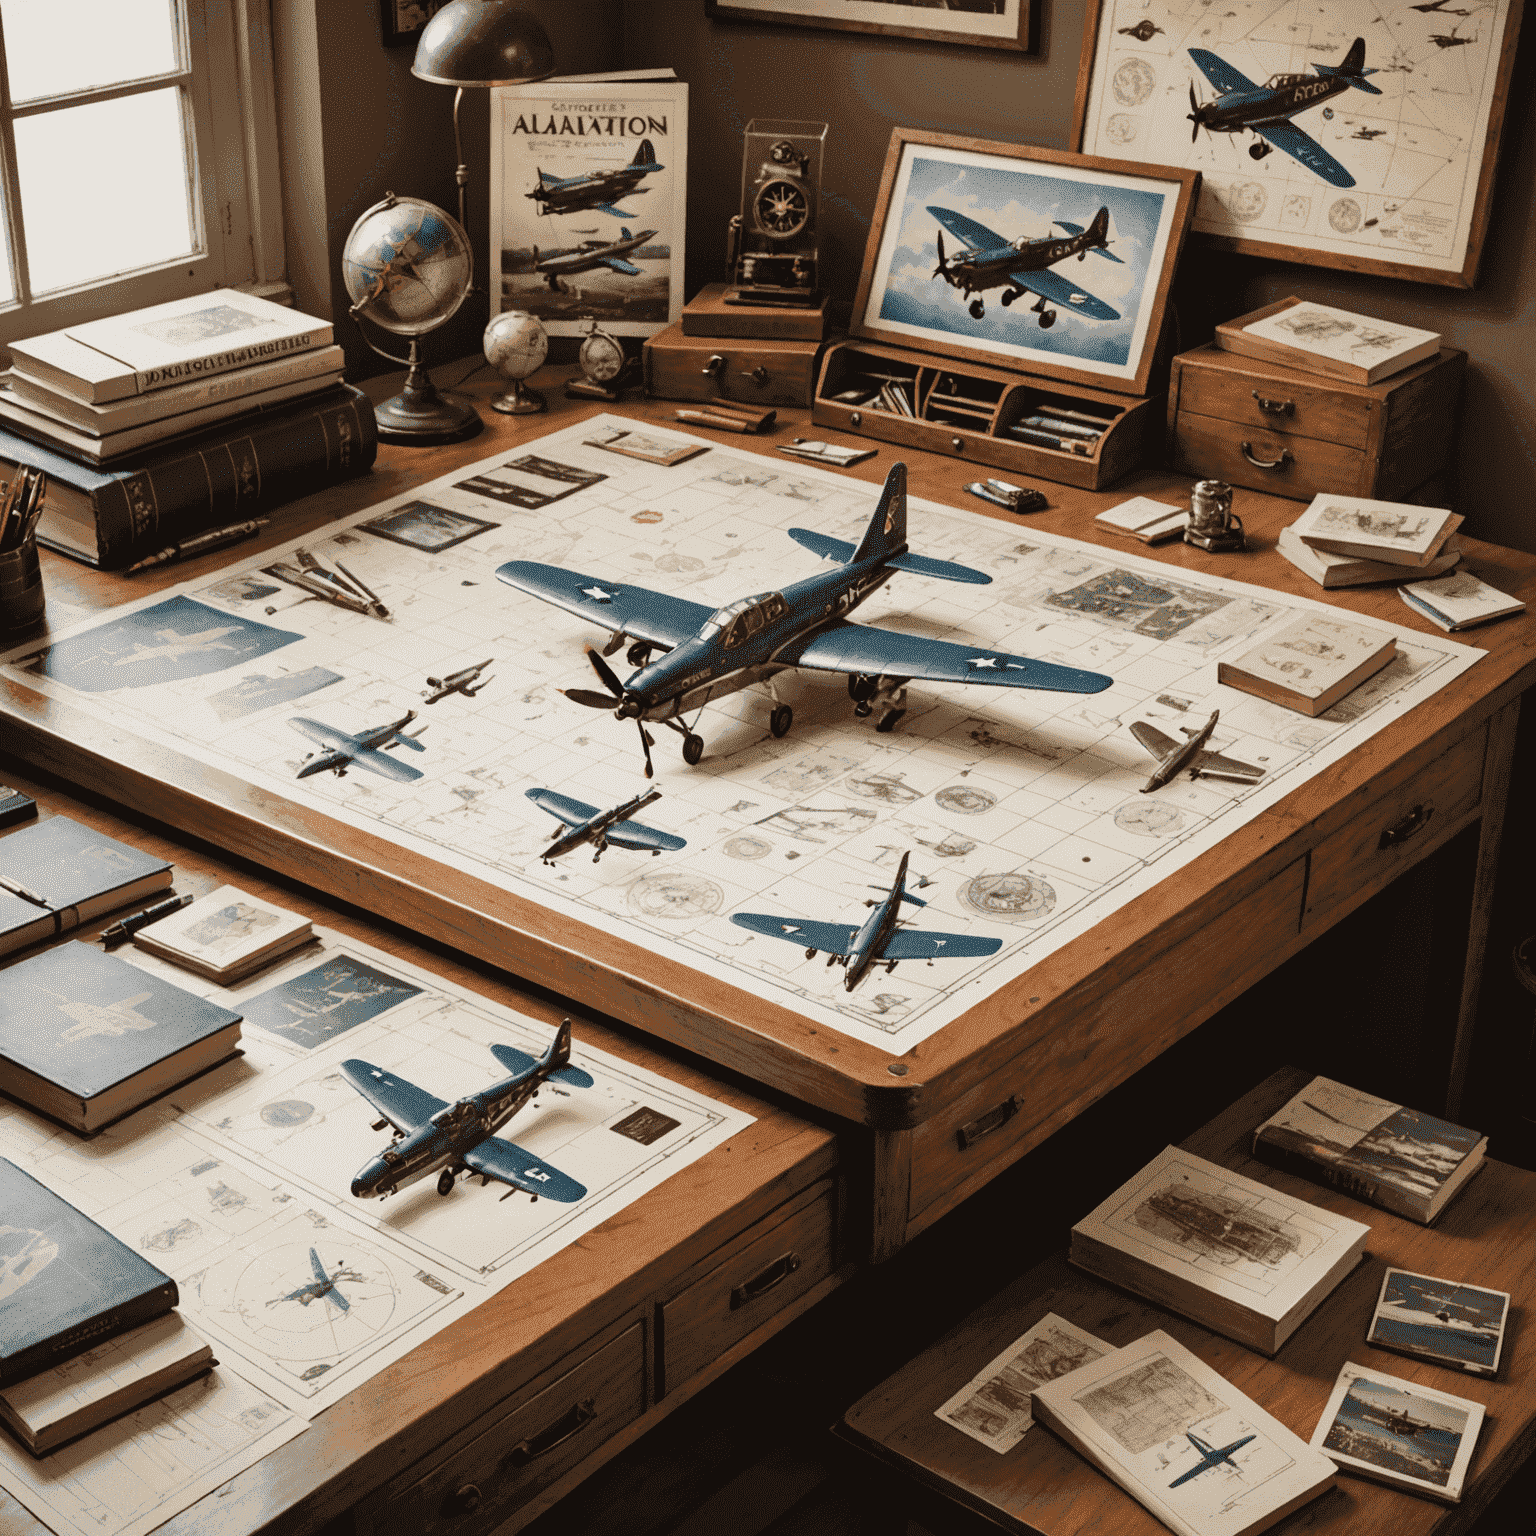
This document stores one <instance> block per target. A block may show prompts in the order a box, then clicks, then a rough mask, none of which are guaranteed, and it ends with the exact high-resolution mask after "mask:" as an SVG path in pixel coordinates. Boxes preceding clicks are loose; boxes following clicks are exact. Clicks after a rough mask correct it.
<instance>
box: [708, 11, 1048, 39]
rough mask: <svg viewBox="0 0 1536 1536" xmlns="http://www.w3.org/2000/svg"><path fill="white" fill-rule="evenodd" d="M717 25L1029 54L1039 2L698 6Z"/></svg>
mask: <svg viewBox="0 0 1536 1536" xmlns="http://www.w3.org/2000/svg"><path fill="white" fill-rule="evenodd" d="M704 14H705V15H706V16H709V17H712V18H713V19H715V20H717V21H768V22H779V23H783V24H788V25H790V26H796V27H819V28H826V29H830V30H833V31H837V32H875V33H880V34H883V35H884V36H886V37H915V38H918V39H920V40H922V41H924V42H934V43H968V44H970V45H971V46H972V47H978V48H1014V49H1018V50H1020V51H1026V52H1027V51H1031V50H1033V48H1034V46H1035V36H1036V33H1037V31H1038V21H1039V0H964V3H956V4H946V5H918V4H914V3H913V0H704Z"/></svg>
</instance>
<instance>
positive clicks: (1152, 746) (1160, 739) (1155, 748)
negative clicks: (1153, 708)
mask: <svg viewBox="0 0 1536 1536" xmlns="http://www.w3.org/2000/svg"><path fill="white" fill-rule="evenodd" d="M1131 735H1132V736H1134V737H1135V738H1136V740H1137V741H1139V742H1140V743H1141V744H1142V746H1144V747H1145V748H1146V749H1147V751H1148V752H1150V753H1151V754H1152V756H1153V757H1167V756H1168V754H1169V753H1170V752H1172V751H1173V749H1174V748H1175V747H1176V746H1178V745H1179V743H1178V742H1177V741H1175V740H1174V738H1173V737H1172V736H1164V735H1163V733H1162V732H1161V731H1160V730H1158V728H1157V727H1156V726H1155V725H1148V724H1147V722H1146V721H1145V720H1138V721H1137V722H1136V723H1135V724H1134V725H1133V726H1132V727H1131Z"/></svg>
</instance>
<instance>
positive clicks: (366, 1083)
mask: <svg viewBox="0 0 1536 1536" xmlns="http://www.w3.org/2000/svg"><path fill="white" fill-rule="evenodd" d="M341 1072H342V1076H343V1077H345V1078H346V1080H347V1081H348V1082H349V1083H351V1084H352V1086H353V1087H354V1088H356V1089H357V1091H358V1092H359V1093H360V1094H362V1096H363V1097H364V1098H365V1099H367V1100H368V1102H369V1103H370V1104H372V1105H373V1107H374V1108H375V1109H376V1110H378V1112H379V1113H380V1114H381V1115H383V1116H384V1118H385V1119H386V1120H388V1121H389V1123H390V1124H391V1125H392V1126H394V1128H395V1129H396V1130H397V1131H404V1132H405V1133H406V1134H407V1135H409V1134H410V1133H411V1132H412V1131H415V1130H419V1129H420V1128H421V1127H422V1126H424V1125H425V1124H426V1123H427V1121H428V1120H430V1119H431V1118H432V1116H433V1115H435V1114H436V1113H437V1112H438V1110H440V1109H447V1108H448V1106H447V1105H446V1104H445V1103H444V1102H443V1101H442V1100H441V1099H435V1098H433V1097H432V1095H431V1094H430V1093H428V1092H427V1091H426V1090H425V1089H424V1088H418V1087H417V1086H416V1085H415V1084H414V1083H408V1082H406V1080H405V1079H404V1078H403V1077H395V1076H393V1075H391V1074H390V1073H388V1072H385V1071H382V1070H381V1069H380V1068H378V1067H375V1066H371V1065H370V1064H369V1063H368V1062H366V1061H359V1060H357V1058H356V1057H353V1058H352V1059H351V1060H350V1061H344V1062H342V1064H341Z"/></svg>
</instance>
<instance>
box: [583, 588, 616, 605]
mask: <svg viewBox="0 0 1536 1536" xmlns="http://www.w3.org/2000/svg"><path fill="white" fill-rule="evenodd" d="M581 595H582V596H583V597H590V598H591V599H592V600H593V602H596V603H611V602H612V601H613V600H614V598H616V597H617V596H618V595H619V594H618V593H617V592H605V591H604V590H603V589H602V588H601V587H598V586H591V587H583V588H582V589H581Z"/></svg>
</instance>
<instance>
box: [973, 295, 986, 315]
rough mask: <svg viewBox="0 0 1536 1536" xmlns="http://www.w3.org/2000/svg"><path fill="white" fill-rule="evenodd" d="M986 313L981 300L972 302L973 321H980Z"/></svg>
mask: <svg viewBox="0 0 1536 1536" xmlns="http://www.w3.org/2000/svg"><path fill="white" fill-rule="evenodd" d="M986 312H987V311H986V306H985V305H984V304H983V303H982V302H981V300H980V299H972V300H971V307H970V313H971V319H972V320H980V319H981V317H982V316H983V315H984V314H985V313H986Z"/></svg>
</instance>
